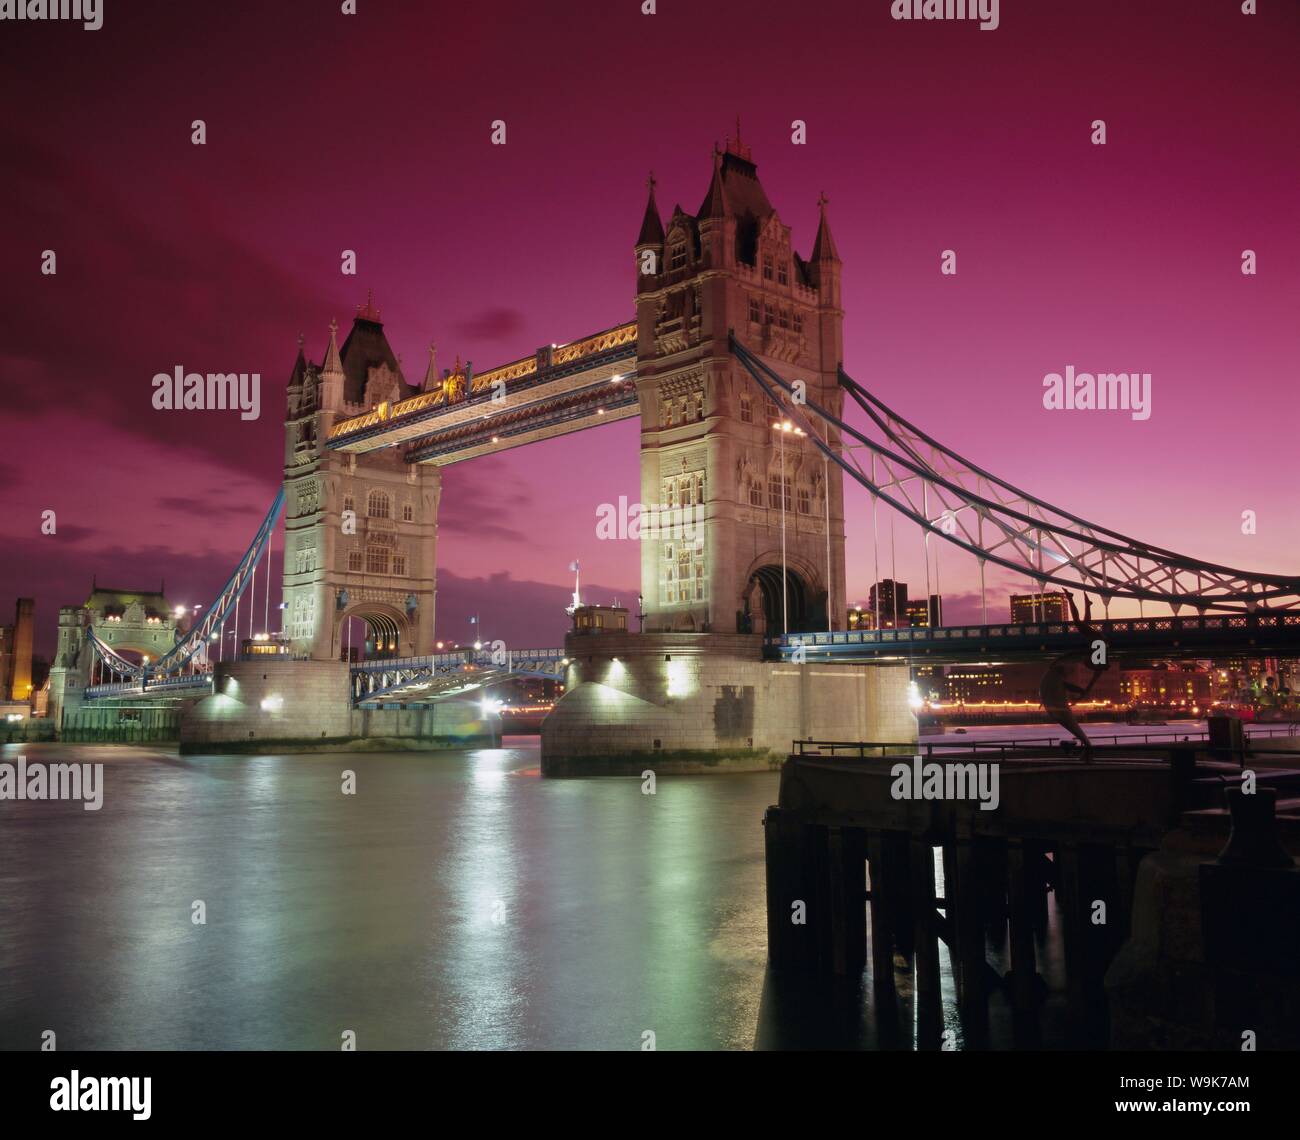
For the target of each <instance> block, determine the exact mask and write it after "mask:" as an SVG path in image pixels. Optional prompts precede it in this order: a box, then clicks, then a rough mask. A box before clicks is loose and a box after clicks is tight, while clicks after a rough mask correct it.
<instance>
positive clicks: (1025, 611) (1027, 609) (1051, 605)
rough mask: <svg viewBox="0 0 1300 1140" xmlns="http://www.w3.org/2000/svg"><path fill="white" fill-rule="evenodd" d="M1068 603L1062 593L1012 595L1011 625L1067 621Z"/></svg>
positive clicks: (1068, 616) (1057, 591)
mask: <svg viewBox="0 0 1300 1140" xmlns="http://www.w3.org/2000/svg"><path fill="white" fill-rule="evenodd" d="M1069 620H1070V602H1069V599H1068V598H1067V597H1066V596H1065V594H1064V592H1062V591H1060V590H1056V591H1050V592H1048V593H1044V594H1012V595H1011V624H1012V625H1034V624H1036V623H1038V622H1044V621H1069Z"/></svg>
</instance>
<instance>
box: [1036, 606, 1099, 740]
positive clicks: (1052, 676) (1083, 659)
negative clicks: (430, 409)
mask: <svg viewBox="0 0 1300 1140" xmlns="http://www.w3.org/2000/svg"><path fill="white" fill-rule="evenodd" d="M1066 600H1067V601H1068V602H1069V603H1070V613H1071V615H1072V616H1073V617H1074V622H1075V624H1076V625H1077V626H1078V627H1079V632H1080V633H1082V634H1083V635H1084V637H1085V638H1086V639H1087V642H1088V647H1087V648H1086V649H1082V650H1079V649H1072V650H1070V652H1068V653H1062V654H1061V656H1059V657H1057V658H1056V659H1055V660H1053V661H1052V663H1051V664H1050V665H1049V666H1048V667H1047V672H1046V673H1044V674H1043V679H1042V681H1040V682H1039V685H1038V696H1039V699H1040V700H1041V701H1042V702H1043V710H1044V711H1045V712H1046V713H1047V715H1048V716H1050V717H1051V718H1052V719H1053V720H1054V721H1056V723H1057V724H1059V725H1060V726H1061V727H1062V728H1064V729H1066V730H1067V731H1069V733H1070V734H1071V735H1072V736H1074V737H1075V738H1076V739H1077V740H1078V741H1079V743H1080V744H1082V745H1083V760H1084V763H1085V764H1091V763H1092V741H1091V740H1089V739H1088V734H1087V733H1086V732H1084V731H1083V728H1082V727H1081V726H1080V724H1079V721H1078V719H1077V718H1076V717H1075V715H1074V711H1073V709H1071V708H1070V703H1071V697H1072V696H1073V699H1074V700H1075V701H1081V700H1083V699H1085V698H1086V697H1087V696H1088V694H1089V693H1090V692H1092V687H1093V686H1094V685H1095V684H1096V683H1097V679H1098V678H1099V677H1100V676H1101V675H1102V674H1103V673H1104V672H1106V670H1107V669H1109V668H1110V659H1109V655H1107V659H1106V662H1105V663H1104V664H1102V665H1097V664H1095V663H1093V661H1092V646H1093V644H1094V643H1095V642H1097V641H1103V644H1104V640H1103V638H1102V636H1101V633H1100V632H1099V631H1098V630H1097V628H1096V627H1095V626H1093V625H1092V599H1091V598H1090V597H1088V596H1087V595H1086V594H1085V595H1084V599H1083V617H1080V616H1079V607H1078V605H1077V604H1076V603H1075V600H1074V595H1073V594H1068V593H1067V594H1066ZM1075 665H1087V666H1088V668H1089V669H1091V670H1092V680H1091V681H1089V682H1088V684H1087V685H1086V686H1084V685H1076V684H1074V683H1073V682H1072V681H1070V680H1068V671H1069V670H1070V669H1071V668H1072V667H1073V666H1075Z"/></svg>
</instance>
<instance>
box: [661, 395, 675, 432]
mask: <svg viewBox="0 0 1300 1140" xmlns="http://www.w3.org/2000/svg"><path fill="white" fill-rule="evenodd" d="M663 418H664V427H672V426H673V402H672V400H665V401H664V417H663Z"/></svg>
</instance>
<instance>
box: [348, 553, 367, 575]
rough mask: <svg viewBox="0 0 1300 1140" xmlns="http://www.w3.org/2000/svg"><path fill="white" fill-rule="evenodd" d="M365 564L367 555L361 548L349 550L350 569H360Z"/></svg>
mask: <svg viewBox="0 0 1300 1140" xmlns="http://www.w3.org/2000/svg"><path fill="white" fill-rule="evenodd" d="M364 565H365V555H363V554H362V553H361V551H360V550H349V551H348V569H349V570H356V571H360V570H361V568H362V567H363V566H364Z"/></svg>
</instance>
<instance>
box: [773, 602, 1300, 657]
mask: <svg viewBox="0 0 1300 1140" xmlns="http://www.w3.org/2000/svg"><path fill="white" fill-rule="evenodd" d="M1092 628H1093V629H1095V630H1096V631H1097V634H1098V636H1099V637H1100V639H1101V640H1102V641H1103V642H1104V644H1105V647H1106V654H1107V659H1108V660H1109V659H1113V658H1121V657H1126V656H1128V657H1142V658H1150V657H1159V658H1204V657H1214V656H1228V655H1232V656H1238V655H1240V656H1251V655H1258V654H1287V655H1295V654H1297V653H1300V613H1269V614H1209V615H1204V616H1198V617H1172V616H1169V617H1153V618H1120V619H1115V620H1112V621H1105V620H1103V621H1096V622H1093V623H1092ZM765 646H766V654H767V656H768V657H770V658H774V659H777V660H782V661H795V662H800V661H802V662H806V663H809V664H812V663H816V662H818V661H830V660H834V661H839V662H852V661H859V662H863V663H871V662H875V663H877V664H881V665H898V664H904V663H907V664H913V665H917V664H922V665H955V664H965V665H974V664H981V663H983V664H991V663H993V662H996V661H1008V660H1037V659H1042V660H1046V659H1048V658H1052V657H1058V656H1060V655H1061V654H1063V653H1070V652H1077V653H1078V654H1079V655H1080V659H1081V660H1082V659H1084V657H1085V655H1088V654H1090V653H1091V650H1092V643H1091V641H1090V640H1089V639H1088V637H1087V636H1086V635H1085V634H1084V633H1083V632H1082V631H1081V630H1080V628H1079V626H1077V625H1075V624H1074V623H1073V622H1036V623H1029V624H1025V625H1013V624H1005V625H967V626H946V627H944V626H941V627H938V628H934V629H931V628H928V627H925V626H919V627H914V628H907V627H905V628H902V629H861V630H848V631H837V632H834V633H791V634H787V635H785V636H784V637H773V638H768V639H767V641H766V642H765Z"/></svg>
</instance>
